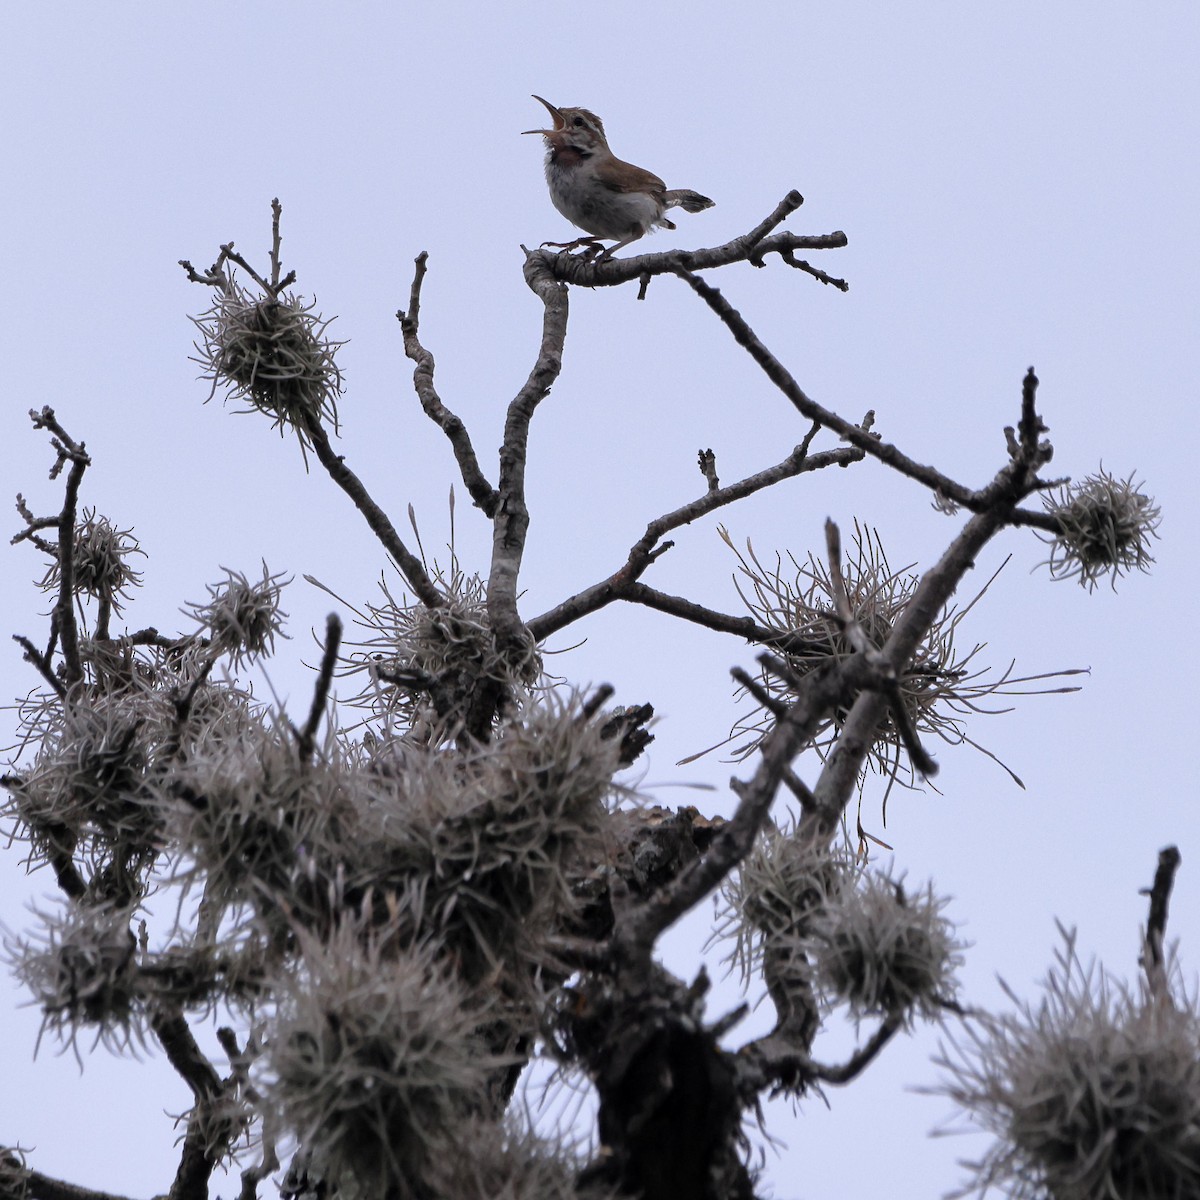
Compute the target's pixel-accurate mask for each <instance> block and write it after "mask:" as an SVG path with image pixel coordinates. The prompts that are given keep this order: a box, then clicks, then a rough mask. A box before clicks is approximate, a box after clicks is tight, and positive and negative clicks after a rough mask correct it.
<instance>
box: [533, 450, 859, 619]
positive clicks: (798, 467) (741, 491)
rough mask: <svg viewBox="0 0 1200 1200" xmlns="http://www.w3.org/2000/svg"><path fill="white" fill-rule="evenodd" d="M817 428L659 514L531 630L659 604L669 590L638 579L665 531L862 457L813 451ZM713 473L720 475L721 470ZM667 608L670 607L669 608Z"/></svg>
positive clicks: (697, 611)
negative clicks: (769, 461) (603, 571)
mask: <svg viewBox="0 0 1200 1200" xmlns="http://www.w3.org/2000/svg"><path fill="white" fill-rule="evenodd" d="M815 428H816V427H815V426H814V429H813V430H809V432H808V434H807V435H806V436H805V439H804V441H803V442H801V443H800V445H798V446H797V447H796V448H795V449H794V450H793V451H792V452H791V454H789V455H788V456H787V458H785V459H784V460H783V461H782V462H780V463H776V464H775V466H773V467H767V468H766V469H765V470H763V471H759V472H757V473H756V474H754V475H748V476H747V477H746V478H745V479H742V480H739V481H738V482H737V483H732V484H730V485H729V486H728V487H724V488H722V487H719V486H718V487H715V488H713V487H710V488H709V490H708V491H706V492H705V493H704V495H702V496H699V497H697V499H695V500H691V501H689V502H688V503H687V504H685V505H683V506H682V507H680V508H677V509H675V510H674V511H673V512H669V513H666V514H664V515H663V516H661V517H657V518H655V519H654V520H653V521H651V522H650V523H649V524H648V525H647V526H646V532H645V533H644V534H642V536H641V538H640V539H639V540H638V541H637V542H635V543H634V544H633V546H631V547H630V550H629V557H628V559H627V560H626V561H625V563H624V565H623V566H622V567H621V568H620V569H619V570H618V571H616V572H614V573H613V574H612V575H610V576H609V577H608V578H607V579H603V580H601V581H600V582H599V583H596V584H593V585H592V586H591V587H590V588H585V589H584V590H583V591H582V592H577V593H576V594H575V595H574V596H571V597H569V598H568V599H566V600H563V601H562V602H561V603H560V604H557V605H555V607H554V608H552V609H549V610H547V611H546V612H544V613H542V614H541V615H540V616H537V617H534V618H533V620H532V621H530V622H529V632H530V633H531V634H532V635H533V637H534V638H535V639H536V640H537V641H539V642H540V641H543V640H544V639H546V638H547V637H549V636H550V635H551V634H553V633H557V632H558V631H559V630H560V629H565V628H566V627H567V626H568V625H570V624H572V623H573V622H575V621H578V620H579V619H580V618H581V617H584V616H587V615H588V614H589V613H593V612H597V611H598V610H599V609H601V608H604V607H605V606H607V605H609V604H611V603H612V602H613V601H614V600H631V601H634V602H636V603H641V604H646V605H647V606H648V607H652V608H653V607H657V605H656V604H655V603H654V600H655V599H656V598H657V597H660V596H662V595H663V593H660V592H654V591H653V590H651V589H645V590H643V589H642V588H641V587H640V586H639V585H638V584H637V580H638V579H639V578H640V577H641V575H642V573H643V572H644V571H645V570H646V568H647V567H649V566H650V564H651V563H652V562H653V561H654V560H655V558H657V557H658V555H660V554H662V553H663V552H664V551H665V550H667V549H669V548H670V546H672V545H673V544H674V543H672V542H667V543H665V544H664V545H663V546H661V547H659V546H658V543H659V541H660V540H661V539H662V537H663V536H664V535H666V534H667V533H670V532H671V531H672V530H673V529H679V528H680V527H681V526H683V525H690V524H691V523H692V522H693V521H696V520H699V519H700V518H701V517H703V516H706V515H707V514H708V513H710V512H714V511H715V510H716V509H718V508H723V507H724V506H725V505H727V504H732V503H733V502H734V501H735V500H741V499H743V498H744V497H746V496H751V495H753V494H754V493H755V492H758V491H762V490H763V489H764V488H768V487H771V486H772V485H774V484H776V483H779V482H781V481H782V480H784V479H791V478H793V477H794V476H796V475H801V474H804V473H805V472H808V471H819V470H822V469H823V468H825V467H832V466H838V467H847V466H849V465H850V464H851V463H854V462H859V461H861V459H862V457H863V453H862V451H861V450H858V449H855V448H852V447H842V448H839V449H837V450H826V451H823V452H822V453H820V454H810V453H809V452H808V446H809V443H810V442H811V440H812V436H813V432H814V430H815ZM713 478H715V474H714V476H713ZM670 599H671V600H672V601H678V603H679V604H680V605H683V606H687V605H689V604H690V601H684V600H679V599H678V598H677V597H671V598H670ZM663 611H667V610H666V609H663ZM702 612H707V613H709V614H710V615H709V616H708V617H705V618H703V619H701V613H702ZM690 614H691V615H690V616H688V617H687V618H686V619H689V620H696V621H697V623H698V624H702V625H706V626H707V627H708V628H710V629H720V630H721V631H722V632H727V633H737V634H738V635H739V636H741V637H745V638H746V639H747V640H748V641H753V642H766V641H776V640H777V639H778V633H777V632H774V633H772V632H770V631H767V630H766V629H765V627H760V626H756V625H755V624H754V622H753V621H751V620H750V619H749V618H748V617H747V618H743V617H724V616H723V614H715V613H711V610H702V609H701V608H700V606H698V605H697V606H694V607H693V608H692V609H691V610H690ZM673 615H675V616H681V615H683V611H682V610H680V609H676V610H673ZM731 621H732V622H737V623H738V625H737V627H736V628H730V627H729V625H728V622H731ZM714 622H715V623H714ZM759 635H762V636H759Z"/></svg>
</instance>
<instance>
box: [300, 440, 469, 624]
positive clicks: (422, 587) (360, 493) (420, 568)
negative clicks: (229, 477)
mask: <svg viewBox="0 0 1200 1200" xmlns="http://www.w3.org/2000/svg"><path fill="white" fill-rule="evenodd" d="M304 433H305V435H306V436H307V437H308V438H309V440H310V442H311V444H312V448H313V450H314V452H315V453H316V456H317V460H318V461H319V462H320V464H321V465H322V466H323V467H324V468H325V470H326V471H328V472H329V477H330V478H331V479H332V480H333V482H334V483H336V484H337V485H338V487H340V488H341V489H342V491H343V492H345V493H346V495H347V496H349V497H350V499H351V500H353V501H354V505H355V507H356V508H357V509H358V511H359V512H361V513H362V515H363V516H364V517H365V518H366V521H367V524H368V525H369V526H370V528H371V532H372V533H374V534H375V536H376V537H377V538H378V539H379V541H380V543H381V544H382V545H383V548H384V549H385V550H386V551H387V552H388V553H389V554H390V555H391V556H392V561H393V562H395V564H396V568H397V570H399V572H400V574H401V575H403V576H404V578H405V580H406V581H407V583H408V586H409V587H411V588H412V590H413V592H414V593H415V594H416V597H417V599H418V600H420V601H421V603H422V604H426V605H428V606H429V607H430V608H440V607H442V605H444V604H445V603H446V598H445V597H444V596H443V595H442V593H441V592H440V591H438V589H437V586H436V585H435V584H434V582H433V580H432V579H430V578H429V574H428V572H427V571H426V570H425V565H424V563H422V562H421V560H420V559H419V558H417V556H416V555H415V554H413V553H412V551H410V550H409V549H408V547H407V546H405V544H404V543H403V542H402V541H401V540H400V535H399V534H398V533H397V532H396V528H395V526H394V525H393V524H392V522H391V521H390V520H389V518H388V515H387V513H385V512H384V511H383V509H382V508H380V507H379V505H378V504H376V503H375V501H374V500H373V499H372V498H371V494H370V493H369V492H368V491H367V489H366V486H365V485H364V484H363V482H362V480H361V479H359V477H358V476H357V475H356V474H355V473H354V472H353V471H352V470H351V469H350V468H349V467H348V466H346V460H345V459H344V457H343V456H342V455H340V454H335V453H334V452H333V447H332V446H331V445H330V444H329V435H328V434H327V433H326V432H325V430H324V428H323V427H322V426H321V424H320V423H319V422H318V421H317V420H316V419H315V418H314V419H309V420H306V421H305V423H304Z"/></svg>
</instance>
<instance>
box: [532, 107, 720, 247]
mask: <svg viewBox="0 0 1200 1200" xmlns="http://www.w3.org/2000/svg"><path fill="white" fill-rule="evenodd" d="M534 99H535V100H539V101H541V103H542V104H544V105H545V106H546V108H547V110H548V111H549V113H550V116H551V117H552V118H553V119H554V128H553V129H526V130H525V133H540V134H541V135H542V136H543V137H544V138H545V139H546V182H547V183H548V184H549V185H550V199H551V200H552V201H553V202H554V207H555V208H557V209H558V211H559V212H560V213H562V215H563V216H564V217H566V218H567V220H568V221H570V222H571V224H572V225H578V226H579V228H580V229H583V230H586V231H587V232H588V233H589V234H590V235H591V236H590V237H585V238H577V239H576V240H575V241H573V242H543V243H542V245H544V246H558V247H562V248H565V249H568V250H573V249H575V248H576V247H577V246H587V247H589V248H590V253H591V254H592V255H595V254H596V253H597V252H598V251H599V252H600V253H599V259H598V260H597V261H603V260H604V259H606V258H609V257H611V255H612V254H613V252H614V251H616V250H620V249H621V247H622V246H628V245H629V243H630V242H634V241H637V239H638V238H640V237H642V236H643V235H644V234H647V233H649V232H650V231H651V230H652V229H654V228H655V226H658V227H660V228H662V229H674V228H675V224H674V222H672V221H668V220H667V218H666V217H665V216H664V215H663V214H664V213H665V212H666V211H667V209H669V208H676V207H679V208H682V209H683V210H684V211H685V212H702V211H703V210H704V209H706V208H711V207H712V203H713V202H712V201H711V200H710V199H709V198H708V197H707V196H701V195H700V193H699V192H693V191H690V190H689V189H688V188H673V189H671V190H669V191H668V189H667V185H666V184H665V183H663V181H662V180H661V179H659V177H658V176H657V175H654V174H651V172H649V171H644V170H643V169H642V168H641V167H635V166H633V164H632V163H627V162H622V161H621V160H620V159H619V158H617V156H616V155H615V154H613V152H612V151H611V150H610V149H609V148H608V140H607V139H606V138H605V136H604V125H603V123H602V122H601V120H600V118H599V117H598V116H596V114H595V113H591V112H588V110H587V109H586V108H556V107H555V106H554V105H553V104H551V103H550V101H549V100H542V98H541V96H534ZM598 238H615V239H616V243H617V244H616V245H615V246H609V247H607V248H606V249H604V250H602V251H601V248H600V244H599V242H598V241H597V239H598Z"/></svg>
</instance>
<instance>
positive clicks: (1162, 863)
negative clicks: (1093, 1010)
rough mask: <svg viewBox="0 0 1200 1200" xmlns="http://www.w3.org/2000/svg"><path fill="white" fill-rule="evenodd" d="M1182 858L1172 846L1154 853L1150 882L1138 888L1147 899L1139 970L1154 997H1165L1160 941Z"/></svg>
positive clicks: (1165, 931) (1165, 979)
mask: <svg viewBox="0 0 1200 1200" xmlns="http://www.w3.org/2000/svg"><path fill="white" fill-rule="evenodd" d="M1182 861H1183V856H1182V855H1181V854H1180V853H1179V849H1178V847H1176V846H1167V847H1166V848H1165V849H1163V850H1160V851H1159V852H1158V869H1157V870H1156V871H1155V872H1154V883H1153V884H1152V885H1151V886H1150V887H1148V888H1143V889H1142V895H1143V896H1149V897H1150V915H1149V916H1148V918H1147V920H1146V936H1145V944H1144V947H1143V950H1142V959H1141V963H1142V969H1143V970H1144V971H1145V972H1146V978H1147V980H1148V981H1149V983H1150V987H1151V989H1152V990H1153V991H1154V992H1155V994H1156V995H1159V996H1162V997H1165V996H1167V995H1168V988H1167V973H1166V966H1165V962H1166V960H1165V958H1164V956H1163V940H1164V939H1165V937H1166V935H1167V908H1168V905H1169V903H1170V900H1171V889H1172V888H1173V887H1174V886H1175V872H1176V871H1178V870H1179V864H1180V863H1181V862H1182Z"/></svg>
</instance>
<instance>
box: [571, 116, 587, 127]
mask: <svg viewBox="0 0 1200 1200" xmlns="http://www.w3.org/2000/svg"><path fill="white" fill-rule="evenodd" d="M571 124H572V125H574V126H575V128H576V129H582V128H583V126H584V120H583V118H582V117H576V118H575V120H573V121H572V122H571Z"/></svg>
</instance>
